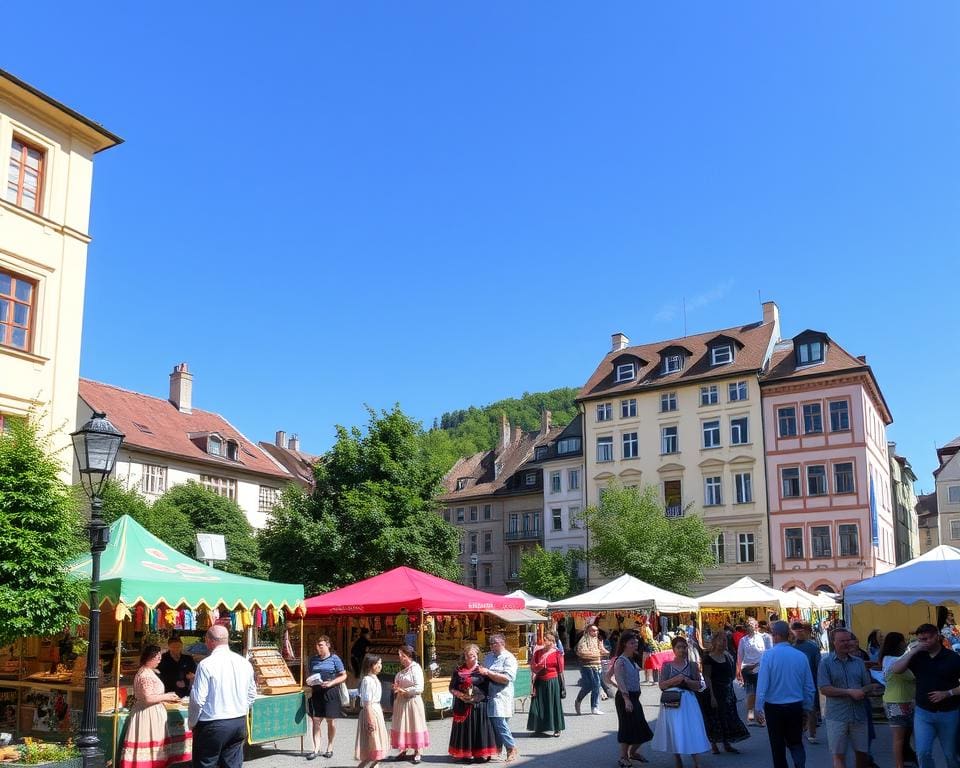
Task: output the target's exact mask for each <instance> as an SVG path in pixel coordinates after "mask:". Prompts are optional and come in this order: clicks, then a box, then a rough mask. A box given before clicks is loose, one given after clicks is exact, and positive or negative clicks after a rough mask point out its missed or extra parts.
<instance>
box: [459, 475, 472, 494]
mask: <svg viewBox="0 0 960 768" xmlns="http://www.w3.org/2000/svg"><path fill="white" fill-rule="evenodd" d="M469 479H470V478H468V477H458V478H457V490H458V491H462V490H463V489H464V488H466V487H467V480H469Z"/></svg>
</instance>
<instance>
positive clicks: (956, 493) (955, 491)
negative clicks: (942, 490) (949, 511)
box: [947, 485, 960, 504]
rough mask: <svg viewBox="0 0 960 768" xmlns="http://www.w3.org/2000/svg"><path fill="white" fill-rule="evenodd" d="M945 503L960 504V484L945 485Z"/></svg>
mask: <svg viewBox="0 0 960 768" xmlns="http://www.w3.org/2000/svg"><path fill="white" fill-rule="evenodd" d="M947 503H948V504H960V485H948V486H947Z"/></svg>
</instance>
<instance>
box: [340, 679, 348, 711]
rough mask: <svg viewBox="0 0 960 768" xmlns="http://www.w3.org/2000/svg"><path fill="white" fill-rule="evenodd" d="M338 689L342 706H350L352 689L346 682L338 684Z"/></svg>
mask: <svg viewBox="0 0 960 768" xmlns="http://www.w3.org/2000/svg"><path fill="white" fill-rule="evenodd" d="M337 691H338V692H339V694H340V706H341V707H349V706H350V690H349V689H348V688H347V684H346V683H340V685H338V686H337Z"/></svg>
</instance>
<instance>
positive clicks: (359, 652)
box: [350, 627, 370, 677]
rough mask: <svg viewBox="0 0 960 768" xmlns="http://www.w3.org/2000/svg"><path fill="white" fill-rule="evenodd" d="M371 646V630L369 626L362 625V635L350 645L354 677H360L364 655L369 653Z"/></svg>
mask: <svg viewBox="0 0 960 768" xmlns="http://www.w3.org/2000/svg"><path fill="white" fill-rule="evenodd" d="M369 647H370V630H369V629H368V628H367V627H361V628H360V637H358V638H357V639H356V640H355V641H354V642H353V645H352V646H350V668H351V669H353V676H354V677H360V667H361V666H362V665H363V657H364V656H366V655H367V648H369Z"/></svg>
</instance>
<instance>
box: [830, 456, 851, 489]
mask: <svg viewBox="0 0 960 768" xmlns="http://www.w3.org/2000/svg"><path fill="white" fill-rule="evenodd" d="M833 492H834V493H853V492H854V486H853V462H852V461H843V462H839V463H837V464H834V465H833Z"/></svg>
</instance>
